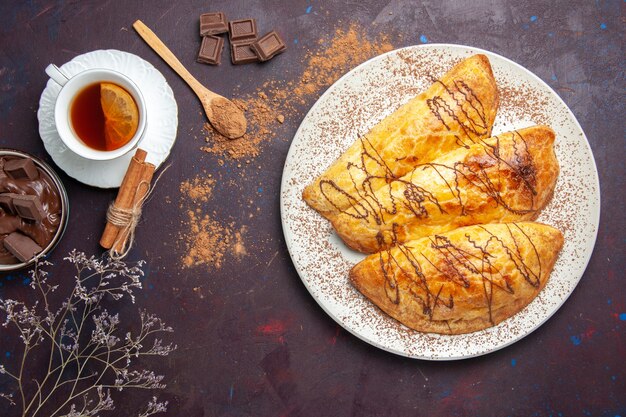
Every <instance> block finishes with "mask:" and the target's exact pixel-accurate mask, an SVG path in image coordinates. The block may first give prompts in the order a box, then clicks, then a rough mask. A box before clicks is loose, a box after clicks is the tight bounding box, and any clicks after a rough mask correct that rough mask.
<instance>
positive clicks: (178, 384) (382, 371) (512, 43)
mask: <svg viewBox="0 0 626 417" xmlns="http://www.w3.org/2000/svg"><path fill="white" fill-rule="evenodd" d="M470 3H471V4H470ZM220 10H221V11H224V12H226V15H227V16H228V17H232V18H236V17H240V18H243V17H256V18H257V19H258V25H259V27H260V31H261V32H263V31H265V30H269V29H270V28H276V29H277V30H278V31H279V32H280V33H281V34H282V35H283V37H284V38H285V41H286V43H287V44H288V50H287V51H286V52H285V53H284V54H282V55H280V56H278V57H277V58H275V59H274V60H272V61H270V62H269V63H267V64H264V65H247V66H239V67H234V66H232V65H231V64H230V62H229V60H228V59H227V58H226V53H225V54H224V62H223V63H222V65H220V66H219V67H209V66H206V65H203V64H199V63H197V62H196V61H195V58H196V54H197V50H198V47H199V43H200V39H199V37H198V35H197V24H198V20H197V19H198V16H199V14H200V13H202V12H207V11H220ZM625 10H626V3H624V2H623V1H621V0H614V1H574V2H572V1H552V2H544V1H526V2H520V1H501V2H500V1H487V0H481V1H475V2H461V1H442V2H439V1H432V2H413V1H408V0H406V1H405V0H393V1H390V2H387V1H373V0H366V1H348V2H340V1H333V2H316V1H313V2H309V1H305V0H294V1H278V0H276V1H254V2H252V1H210V2H206V1H192V0H181V1H177V2H172V1H163V0H154V1H124V2H122V1H102V0H99V1H73V0H66V1H62V0H58V1H54V0H46V1H37V0H32V1H21V0H20V1H15V0H5V1H3V2H2V3H0V92H1V93H0V145H1V146H2V147H12V148H17V149H21V150H25V151H28V152H31V153H33V154H35V155H37V156H40V157H42V158H43V159H44V160H46V161H49V162H52V161H51V159H50V157H49V156H48V155H47V154H46V151H45V150H44V148H43V145H42V142H41V139H40V137H39V134H38V129H37V117H36V112H37V109H38V102H39V96H40V95H41V92H42V90H43V89H44V87H45V85H46V82H47V76H46V75H45V73H44V68H45V67H46V65H47V64H48V63H50V62H54V63H57V64H62V63H64V62H67V61H68V60H70V59H72V58H74V57H75V56H77V55H79V54H82V53H85V52H88V51H92V50H96V49H119V50H124V51H127V52H131V53H134V54H137V55H139V56H140V57H142V58H144V59H146V60H148V61H149V62H151V63H152V64H153V65H154V66H155V67H156V68H157V69H159V70H160V71H161V72H162V73H163V75H164V76H165V78H166V79H167V81H168V83H169V84H170V86H171V87H172V89H173V91H174V94H175V97H176V100H177V103H178V109H179V110H178V118H179V124H178V136H177V142H176V144H175V146H174V148H173V149H172V153H171V156H170V158H169V162H170V163H171V167H170V169H169V170H168V171H167V172H166V174H165V175H164V176H163V177H162V179H161V180H160V182H159V184H158V186H157V187H156V189H155V191H154V194H153V197H152V199H151V200H150V202H149V204H148V205H147V206H146V207H145V209H144V212H143V222H142V223H141V225H140V226H139V228H138V230H137V236H136V241H137V243H136V246H135V248H134V249H133V252H132V254H131V255H130V259H133V260H136V259H145V260H146V261H147V264H146V266H145V267H144V269H145V271H146V278H145V279H144V290H143V291H142V292H140V293H139V296H138V300H137V305H134V306H133V305H123V306H121V307H118V309H119V312H120V315H124V314H131V313H132V312H133V311H136V308H137V306H139V307H140V308H146V309H148V310H149V311H153V312H155V313H158V315H160V316H161V317H162V318H163V319H164V320H165V321H166V322H168V323H169V324H171V325H172V326H173V327H174V329H175V333H174V334H173V335H172V336H171V337H169V338H166V339H167V340H169V341H174V342H175V343H176V344H177V345H178V349H177V350H176V351H175V352H174V353H172V354H171V355H170V356H169V357H167V358H166V359H165V360H163V361H155V362H151V363H149V365H150V366H151V367H152V368H153V369H155V370H156V371H158V372H160V373H164V374H165V375H166V379H165V382H166V383H167V388H166V389H165V390H164V391H163V392H161V393H159V396H160V398H162V399H165V400H168V401H169V403H170V406H169V411H168V412H167V415H171V416H181V415H185V416H189V417H197V416H220V415H228V416H278V415H283V416H287V415H288V416H345V415H352V416H368V415H371V416H404V415H415V416H444V415H477V416H486V415H498V416H507V415H510V416H522V415H523V416H527V415H538V416H579V415H589V416H617V415H621V416H624V415H626V384H625V380H626V338H625V330H626V322H625V321H626V298H625V292H624V282H623V278H624V269H625V268H626V265H625V263H624V253H625V249H626V248H625V246H626V245H625V243H626V234H625V233H624V232H625V230H624V227H625V223H626V222H625V214H624V213H625V211H626V210H625V207H624V197H623V195H624V191H625V186H624V178H625V173H624V166H625V163H624V161H625V160H626V159H625V158H626V155H625V153H624V148H625V146H624V145H625V142H624V123H623V121H622V120H623V115H624V111H625V109H624V87H625V85H624V56H625V55H624V16H625V14H624V12H625ZM135 19H142V20H143V21H144V22H145V23H146V24H147V25H148V26H150V27H151V28H152V29H153V30H154V31H155V32H156V33H157V34H158V35H159V36H160V37H161V38H162V40H163V41H164V42H165V43H166V44H167V45H168V46H169V47H170V48H171V49H172V50H173V51H174V52H175V53H176V54H177V55H178V56H179V58H180V60H181V61H182V63H183V64H184V65H186V66H187V67H188V68H189V69H190V70H191V72H192V73H194V74H195V75H196V76H197V78H198V79H199V80H200V81H201V82H202V83H203V84H205V85H206V86H208V87H210V88H212V89H214V90H215V91H217V92H219V93H222V94H224V95H226V96H234V95H238V96H244V95H250V94H255V92H256V91H257V89H259V88H263V84H264V83H265V82H266V81H270V80H282V81H283V82H289V81H292V82H294V83H298V82H300V80H301V77H302V73H303V70H304V66H305V64H306V62H307V61H306V59H307V56H309V55H307V54H310V53H315V52H316V51H318V50H320V49H321V48H323V45H321V44H320V43H319V42H318V39H320V38H328V36H330V35H332V34H333V33H335V31H336V29H337V28H341V27H347V26H348V25H350V24H354V25H355V26H354V27H356V28H357V29H358V30H359V31H361V32H362V33H364V34H365V36H366V38H367V39H371V40H375V39H377V38H378V37H379V36H380V35H381V34H386V35H388V39H389V42H391V44H392V45H393V47H403V46H407V45H416V44H420V43H426V42H428V43H458V44H465V45H470V46H475V47H479V48H483V49H487V50H490V51H493V52H495V53H498V54H501V55H504V56H506V57H508V58H510V59H512V60H513V61H515V62H518V63H519V64H521V65H522V66H524V67H526V68H528V69H529V70H530V71H532V72H534V73H535V74H537V75H538V76H539V77H540V78H542V79H543V80H544V81H545V82H546V83H548V84H549V85H550V86H551V87H552V88H553V89H554V90H555V91H556V92H557V93H558V94H559V95H560V96H561V97H562V98H563V100H564V101H565V103H566V104H567V105H568V106H569V107H570V108H571V110H572V111H573V113H574V114H575V116H576V117H577V119H578V121H579V122H580V124H581V126H582V128H583V130H584V131H585V133H586V135H587V138H588V140H589V142H590V145H591V148H592V149H593V153H594V156H595V160H596V164H597V167H598V171H599V177H600V186H601V194H602V214H601V220H600V227H599V231H598V237H597V242H596V246H595V250H594V252H593V256H592V258H591V261H590V263H589V265H588V267H587V270H586V272H585V274H584V276H583V277H582V280H581V281H580V283H579V285H578V286H577V288H576V290H575V291H574V292H573V294H572V295H571V297H570V298H569V299H568V301H567V302H566V303H565V304H564V305H563V306H562V308H561V309H560V310H559V311H558V312H557V313H556V314H555V315H554V316H553V317H552V318H551V319H550V320H549V321H548V322H547V323H545V324H544V325H543V326H542V327H540V328H539V329H538V330H537V331H535V332H534V333H532V334H531V335H529V336H528V337H526V338H524V339H522V340H521V341H519V342H517V343H515V344H513V345H511V346H509V347H507V348H505V349H502V350H500V351H497V352H495V353H491V354H489V355H486V356H483V357H479V358H474V359H467V360H461V361H454V362H428V361H422V360H412V359H407V358H403V357H399V356H395V355H393V354H390V353H387V352H384V351H382V350H379V349H377V348H375V347H373V346H370V345H368V344H366V343H364V342H362V341H361V340H359V339H357V338H356V337H354V336H352V335H351V334H349V333H347V332H346V331H344V330H343V329H342V328H341V327H340V326H338V325H337V324H336V323H335V322H334V321H333V320H332V319H331V318H330V317H328V316H327V315H326V314H325V313H324V312H323V311H322V309H321V308H320V307H319V306H318V305H317V303H316V302H315V301H314V300H313V298H312V297H311V296H310V295H309V293H308V292H307V290H306V289H305V287H304V286H303V284H302V282H301V281H300V279H299V277H298V274H297V273H296V271H295V269H294V267H293V265H292V263H291V260H290V258H289V255H288V252H287V249H286V246H285V242H284V239H283V233H282V229H281V223H280V212H279V188H280V180H281V175H282V167H283V163H284V161H285V157H286V154H287V151H288V149H289V145H290V140H291V138H292V137H293V135H294V133H295V131H296V129H297V128H298V125H299V124H300V122H301V120H302V118H303V117H304V115H305V114H306V111H307V110H308V109H309V108H310V107H311V106H312V105H313V103H314V102H315V100H316V99H317V97H319V95H320V94H321V93H322V92H323V90H324V89H325V87H326V86H321V87H320V88H319V89H318V90H319V91H315V92H314V94H310V95H308V96H306V97H304V99H303V100H302V101H301V102H299V103H298V105H297V106H296V107H297V108H296V109H295V111H294V112H293V114H291V116H290V117H288V118H287V119H286V120H285V124H284V125H282V126H280V127H278V128H277V130H276V132H277V135H276V137H273V138H271V139H270V140H267V141H265V142H263V143H262V144H261V145H260V152H259V154H258V156H252V157H249V158H245V159H247V160H248V161H247V162H246V161H245V160H237V159H233V158H230V157H228V156H227V155H223V154H210V153H206V152H202V151H201V150H200V149H201V147H202V146H203V145H204V139H203V138H204V136H203V135H201V134H200V133H201V130H202V125H203V123H204V115H203V114H202V113H201V109H200V106H199V104H198V101H197V99H196V98H195V97H194V96H193V95H192V93H191V91H190V89H189V88H188V87H187V86H186V85H185V84H184V83H183V81H182V80H181V79H180V78H178V77H177V76H176V75H175V74H174V72H173V71H172V70H171V69H170V68H169V67H167V66H166V64H165V63H164V62H163V61H162V60H161V59H159V58H158V57H157V56H156V54H155V53H154V52H152V51H151V50H150V49H149V48H148V46H147V45H146V44H145V43H144V42H143V41H142V40H141V39H140V38H139V37H138V36H137V35H136V34H135V33H134V31H133V30H132V26H131V25H132V23H133V21H134V20H135ZM345 53H346V54H350V53H351V51H350V50H346V51H345ZM349 69H350V68H345V69H342V70H345V71H347V70H349ZM278 105H280V103H278ZM242 165H243V167H242ZM53 166H54V167H55V168H56V169H57V171H58V172H59V173H60V174H61V177H62V179H63V182H64V183H65V185H66V187H67V190H68V192H69V198H70V202H71V207H72V210H71V221H70V224H69V227H68V229H67V232H66V233H65V236H64V238H63V240H62V242H61V244H60V245H59V246H58V247H57V249H56V250H55V251H54V252H53V254H52V255H51V256H50V260H51V261H52V262H54V263H55V264H56V266H55V268H58V269H56V270H55V271H57V272H56V273H55V274H54V276H55V277H59V276H63V272H66V271H69V270H68V269H67V267H66V266H63V261H62V258H63V256H64V255H65V254H66V253H67V252H68V251H70V250H71V249H73V248H77V249H80V250H82V251H85V252H86V253H87V254H96V255H99V254H100V253H102V252H101V249H100V248H99V247H98V244H97V242H98V239H99V236H100V233H101V231H102V227H103V219H104V216H105V211H106V207H107V205H108V203H109V202H110V201H111V200H112V199H113V198H114V197H115V195H116V190H101V189H96V188H92V187H89V186H86V185H83V184H81V183H80V182H78V181H76V180H74V179H72V178H70V177H68V176H67V175H65V174H64V173H63V172H62V170H61V169H60V168H58V167H56V165H53ZM250 166H254V167H255V169H252V168H249V167H250ZM209 174H212V175H213V176H214V177H215V178H219V182H218V184H217V185H216V187H215V189H214V190H213V194H212V196H211V198H210V199H207V201H204V202H200V203H198V205H196V206H193V207H196V208H198V209H200V211H201V212H202V213H210V214H211V216H212V219H213V220H215V221H216V222H218V223H220V224H225V225H231V226H229V227H233V228H234V230H235V229H236V230H245V234H244V236H243V237H242V239H243V244H244V245H245V247H246V248H247V253H246V254H245V255H243V256H241V255H240V254H239V255H236V254H237V253H238V252H237V251H233V250H227V251H225V253H224V257H223V259H222V265H221V266H220V267H217V266H216V265H200V266H196V267H191V268H183V267H182V259H183V258H184V255H185V251H186V247H185V242H184V240H185V234H186V233H187V232H186V231H187V230H188V229H187V228H188V224H186V221H187V220H188V212H187V211H188V210H189V207H190V206H189V203H188V202H187V201H185V199H184V196H183V194H182V193H181V191H180V185H181V183H182V182H183V181H184V180H185V179H193V178H195V177H197V176H198V175H209ZM261 189H262V192H261V191H260V190H261ZM181 237H182V239H181ZM25 276H26V271H22V272H19V273H16V274H15V273H14V274H10V275H8V274H4V275H0V283H1V284H2V286H0V297H11V298H24V297H27V296H28V294H29V293H27V292H28V291H29V290H28V288H27V287H26V286H24V285H23V284H22V282H23V280H22V279H21V278H23V277H25ZM16 278H17V279H16ZM60 284H61V287H62V289H63V288H66V289H67V288H69V287H70V286H71V282H70V280H69V276H68V279H67V280H60ZM2 331H3V330H2V329H0V363H3V364H6V366H7V367H9V366H12V362H11V361H13V360H17V359H16V357H17V355H18V353H19V351H18V344H17V342H16V341H15V340H13V339H10V338H9V337H7V336H5V337H3V336H2V334H3V333H2ZM5 335H6V333H5ZM113 395H114V398H115V400H116V404H117V411H116V412H113V413H111V415H134V414H133V413H132V410H135V409H136V397H135V396H134V394H133V393H132V392H129V391H123V392H121V393H118V392H115V393H114V394H113ZM7 410H8V411H7V413H6V414H5V413H4V412H2V414H3V415H14V414H13V412H12V411H11V408H8V409H7ZM102 415H107V414H106V413H103V414H102Z"/></svg>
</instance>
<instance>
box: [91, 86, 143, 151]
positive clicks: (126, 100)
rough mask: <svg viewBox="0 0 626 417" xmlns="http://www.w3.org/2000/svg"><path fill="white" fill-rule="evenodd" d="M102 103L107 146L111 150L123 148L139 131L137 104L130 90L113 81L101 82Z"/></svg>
mask: <svg viewBox="0 0 626 417" xmlns="http://www.w3.org/2000/svg"><path fill="white" fill-rule="evenodd" d="M100 104H101V106H102V112H103V113H104V139H105V143H106V148H107V150H109V151H110V150H114V149H118V148H121V147H122V146H124V145H126V144H127V143H128V141H130V140H131V139H132V138H133V136H135V132H137V127H138V126H139V109H138V108H137V104H136V103H135V100H134V99H133V97H132V96H131V95H130V94H129V93H128V91H126V90H124V89H123V88H122V87H120V86H119V85H117V84H113V83H100Z"/></svg>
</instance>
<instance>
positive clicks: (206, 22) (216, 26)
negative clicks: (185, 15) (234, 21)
mask: <svg viewBox="0 0 626 417" xmlns="http://www.w3.org/2000/svg"><path fill="white" fill-rule="evenodd" d="M226 32H228V23H227V22H226V16H225V15H224V13H222V12H215V13H203V14H201V15H200V36H207V35H219V34H220V33H226Z"/></svg>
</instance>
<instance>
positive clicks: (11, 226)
mask: <svg viewBox="0 0 626 417" xmlns="http://www.w3.org/2000/svg"><path fill="white" fill-rule="evenodd" d="M24 161H26V162H24ZM32 166H34V167H35V170H36V172H35V173H34V172H33V171H32V169H31V168H32ZM7 173H9V174H10V175H7ZM29 178H34V179H29ZM68 207H69V202H68V198H67V193H66V192H65V188H64V187H63V183H62V182H61V180H60V178H59V177H58V176H57V175H56V173H55V172H54V171H53V170H52V169H51V168H50V167H49V166H47V165H46V164H45V163H44V162H43V161H40V160H39V159H37V158H36V157H33V156H31V155H28V154H26V153H24V152H20V151H14V150H10V149H2V150H0V272H5V271H13V270H16V269H20V268H23V267H25V266H28V265H30V264H31V263H32V262H33V261H34V259H35V258H34V257H33V252H34V250H35V249H37V247H38V248H39V249H38V250H37V252H36V254H45V253H48V252H49V251H51V250H52V249H53V248H54V246H55V245H56V244H57V243H58V241H59V239H60V238H61V236H62V235H63V231H64V230H65V226H66V225H67V218H68ZM14 233H18V234H19V235H20V236H22V237H23V238H22V237H11V238H10V239H9V240H8V242H7V244H5V239H6V238H8V237H9V236H11V235H12V234H14ZM24 239H28V240H24ZM33 243H34V244H35V245H36V247H35V246H33ZM9 248H10V249H11V250H9ZM16 253H17V254H18V255H19V257H18V255H16ZM26 257H28V258H27V259H26Z"/></svg>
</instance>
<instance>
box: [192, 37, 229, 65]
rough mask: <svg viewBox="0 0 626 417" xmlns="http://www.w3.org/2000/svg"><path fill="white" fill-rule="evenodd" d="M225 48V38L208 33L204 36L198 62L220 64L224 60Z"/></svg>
mask: <svg viewBox="0 0 626 417" xmlns="http://www.w3.org/2000/svg"><path fill="white" fill-rule="evenodd" d="M223 49H224V39H223V38H218V37H217V36H213V35H208V36H205V37H204V38H202V44H201V45H200V52H198V62H201V63H203V64H211V65H219V64H220V62H221V61H222V50H223Z"/></svg>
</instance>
